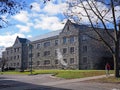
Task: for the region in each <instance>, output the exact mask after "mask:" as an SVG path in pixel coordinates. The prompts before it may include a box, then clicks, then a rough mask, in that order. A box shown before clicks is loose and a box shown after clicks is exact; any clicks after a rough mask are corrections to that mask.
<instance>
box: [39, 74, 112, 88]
mask: <svg viewBox="0 0 120 90" xmlns="http://www.w3.org/2000/svg"><path fill="white" fill-rule="evenodd" d="M110 76H114V74H111V75H110ZM104 77H106V75H101V76H93V77H85V78H79V79H69V80H61V81H55V82H47V83H42V84H41V85H48V86H53V85H57V84H66V83H74V82H82V81H86V80H93V79H99V78H104ZM53 78H54V77H53Z"/></svg>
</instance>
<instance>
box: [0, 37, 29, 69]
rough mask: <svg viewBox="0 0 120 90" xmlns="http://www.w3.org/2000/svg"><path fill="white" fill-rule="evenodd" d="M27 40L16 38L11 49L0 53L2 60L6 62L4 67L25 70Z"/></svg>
mask: <svg viewBox="0 0 120 90" xmlns="http://www.w3.org/2000/svg"><path fill="white" fill-rule="evenodd" d="M28 43H29V40H27V39H25V38H19V37H17V38H16V40H15V43H14V44H13V46H12V47H8V48H6V50H5V51H4V52H3V53H2V58H3V59H4V60H6V67H13V68H16V69H21V70H23V69H26V68H27V61H28V48H27V47H28V46H27V45H28Z"/></svg>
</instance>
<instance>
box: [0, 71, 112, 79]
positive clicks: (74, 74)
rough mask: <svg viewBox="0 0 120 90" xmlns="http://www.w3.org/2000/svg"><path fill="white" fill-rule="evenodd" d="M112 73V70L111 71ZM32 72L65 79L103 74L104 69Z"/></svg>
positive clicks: (8, 72) (26, 72)
mask: <svg viewBox="0 0 120 90" xmlns="http://www.w3.org/2000/svg"><path fill="white" fill-rule="evenodd" d="M111 73H113V71H111ZM1 74H27V75H28V74H30V72H29V71H25V72H18V71H7V72H1ZM33 74H34V75H36V74H53V75H54V76H56V77H60V78H65V79H74V78H83V77H91V76H98V75H104V74H105V70H33Z"/></svg>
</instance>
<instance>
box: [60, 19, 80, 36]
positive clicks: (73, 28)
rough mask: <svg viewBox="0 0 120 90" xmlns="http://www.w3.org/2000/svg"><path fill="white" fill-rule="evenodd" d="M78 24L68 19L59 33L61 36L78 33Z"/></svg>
mask: <svg viewBox="0 0 120 90" xmlns="http://www.w3.org/2000/svg"><path fill="white" fill-rule="evenodd" d="M78 26H79V25H78V24H75V23H73V22H71V21H70V20H68V21H67V22H66V24H65V26H64V28H63V30H62V32H61V33H60V34H61V35H63V36H64V35H67V36H69V35H74V34H78Z"/></svg>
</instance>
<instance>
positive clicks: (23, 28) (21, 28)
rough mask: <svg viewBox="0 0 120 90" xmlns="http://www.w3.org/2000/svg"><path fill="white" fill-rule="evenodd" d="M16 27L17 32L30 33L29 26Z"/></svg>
mask: <svg viewBox="0 0 120 90" xmlns="http://www.w3.org/2000/svg"><path fill="white" fill-rule="evenodd" d="M16 27H17V28H19V30H20V31H19V32H30V26H24V25H16Z"/></svg>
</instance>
